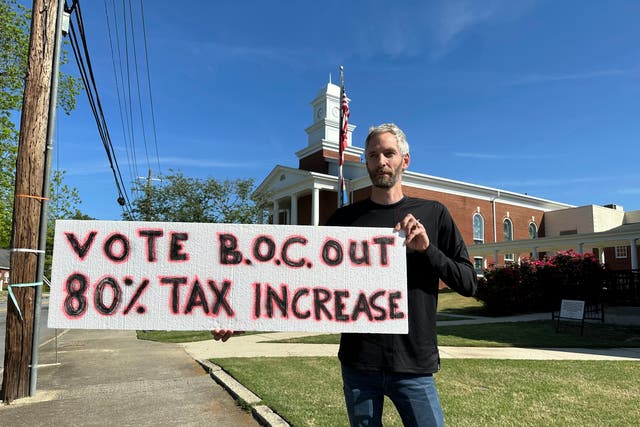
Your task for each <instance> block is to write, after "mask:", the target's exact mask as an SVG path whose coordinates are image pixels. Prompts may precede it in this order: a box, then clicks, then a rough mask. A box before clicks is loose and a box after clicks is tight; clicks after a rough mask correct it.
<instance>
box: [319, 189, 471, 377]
mask: <svg viewBox="0 0 640 427" xmlns="http://www.w3.org/2000/svg"><path fill="white" fill-rule="evenodd" d="M409 213H411V214H412V215H413V216H414V217H416V218H417V219H419V220H420V222H421V223H422V225H423V226H424V227H425V229H426V231H427V235H428V236H429V241H430V245H429V247H428V248H427V250H426V251H425V252H422V253H421V252H417V251H413V250H410V249H407V292H408V296H407V304H408V311H409V313H408V317H409V319H408V321H409V333H408V334H406V335H404V334H403V335H400V334H347V333H344V334H342V337H341V339H340V351H339V353H338V357H339V358H340V361H341V362H342V363H344V364H347V365H350V366H354V367H356V368H359V369H366V370H385V371H392V372H405V373H421V374H425V373H433V372H437V371H438V369H439V367H440V357H439V354H438V346H437V334H436V308H437V303H438V284H439V279H442V281H443V282H444V283H445V284H446V285H447V286H449V287H450V288H452V289H453V290H455V291H457V292H458V293H460V294H462V295H465V296H472V295H473V294H474V293H475V290H476V284H477V283H476V274H475V271H474V268H473V264H472V263H471V261H470V260H469V254H468V253H467V248H466V246H465V244H464V241H463V239H462V236H461V234H460V231H459V230H458V228H457V227H456V225H455V223H454V222H453V218H451V215H450V214H449V211H448V210H447V208H446V207H444V205H442V204H441V203H439V202H436V201H432V200H424V199H416V198H410V197H406V196H405V197H404V198H403V199H402V200H400V201H399V202H397V203H394V204H391V205H379V204H377V203H374V202H373V201H371V200H365V201H361V202H357V203H354V204H351V205H348V206H345V207H344V208H341V209H338V210H337V211H336V212H335V213H334V214H333V215H332V216H331V218H329V221H328V222H327V225H329V226H358V227H394V226H395V225H396V224H397V223H398V222H400V221H401V220H402V219H403V218H404V217H405V216H406V215H407V214H409ZM381 286H382V287H384V284H381Z"/></svg>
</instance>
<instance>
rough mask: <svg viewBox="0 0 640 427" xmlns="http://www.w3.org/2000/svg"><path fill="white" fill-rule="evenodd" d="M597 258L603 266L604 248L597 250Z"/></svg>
mask: <svg viewBox="0 0 640 427" xmlns="http://www.w3.org/2000/svg"><path fill="white" fill-rule="evenodd" d="M598 257H599V258H600V264H602V265H604V262H605V259H604V248H598Z"/></svg>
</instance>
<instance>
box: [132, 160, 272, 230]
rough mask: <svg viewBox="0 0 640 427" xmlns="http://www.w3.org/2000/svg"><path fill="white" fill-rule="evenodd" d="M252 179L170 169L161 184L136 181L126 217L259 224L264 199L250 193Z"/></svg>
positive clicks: (252, 187)
mask: <svg viewBox="0 0 640 427" xmlns="http://www.w3.org/2000/svg"><path fill="white" fill-rule="evenodd" d="M253 190H254V180H253V179H252V178H249V179H236V180H224V181H218V180H216V179H214V178H206V179H198V178H190V177H186V176H184V175H183V174H182V172H179V171H178V172H176V171H170V173H169V174H168V175H166V176H162V177H161V183H160V184H158V185H150V183H148V182H145V183H140V182H139V183H137V184H136V185H134V193H137V194H140V196H139V197H138V198H136V199H135V200H134V201H133V210H132V215H127V214H125V215H124V219H125V220H144V221H167V222H215V223H236V224H255V223H260V222H261V219H262V212H263V208H264V206H265V202H266V199H264V198H257V197H255V196H254V195H253Z"/></svg>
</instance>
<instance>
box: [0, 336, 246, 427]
mask: <svg viewBox="0 0 640 427" xmlns="http://www.w3.org/2000/svg"><path fill="white" fill-rule="evenodd" d="M57 362H58V363H56V351H55V347H54V342H53V341H52V342H50V343H48V344H46V345H44V346H42V347H41V349H40V367H39V369H38V381H37V386H38V388H37V393H36V395H35V396H34V397H30V398H24V399H18V400H16V401H14V402H12V404H11V405H4V404H2V403H0V425H2V426H67V425H74V424H75V425H82V426H104V425H116V426H170V425H171V426H173V425H180V426H211V425H216V426H221V427H238V426H256V425H259V424H258V422H257V421H256V420H254V419H253V417H252V416H251V414H249V413H248V412H246V411H244V410H243V409H241V408H240V407H239V406H238V405H237V403H236V402H235V400H234V399H233V398H232V397H231V396H230V395H229V394H228V393H227V392H226V390H225V389H223V388H222V387H221V386H220V385H218V384H217V383H216V382H215V381H213V380H212V379H211V377H210V376H209V375H208V374H207V372H205V370H204V369H203V368H202V367H201V366H199V365H198V363H196V361H194V360H193V359H192V358H191V357H190V356H189V355H188V354H187V353H185V351H184V350H183V349H182V348H181V347H179V346H176V345H171V344H162V343H155V342H150V341H141V340H138V339H136V335H135V332H134V331H94V330H80V329H77V330H68V331H66V333H63V334H62V335H61V336H60V337H59V338H58V352H57Z"/></svg>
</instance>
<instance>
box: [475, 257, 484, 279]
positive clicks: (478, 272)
mask: <svg viewBox="0 0 640 427" xmlns="http://www.w3.org/2000/svg"><path fill="white" fill-rule="evenodd" d="M478 261H480V266H481V267H480V271H478V268H477V265H476V263H477V262H478ZM485 268H486V265H485V259H484V258H483V257H481V256H476V257H473V269H474V270H475V271H476V274H477V275H478V276H480V277H482V276H484V273H483V272H484V269H485Z"/></svg>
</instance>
